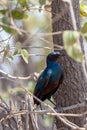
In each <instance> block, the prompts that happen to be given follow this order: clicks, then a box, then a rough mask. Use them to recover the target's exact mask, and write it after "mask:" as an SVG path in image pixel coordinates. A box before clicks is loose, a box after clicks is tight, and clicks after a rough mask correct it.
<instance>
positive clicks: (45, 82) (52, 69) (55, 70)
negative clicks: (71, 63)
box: [34, 52, 63, 105]
mask: <svg viewBox="0 0 87 130" xmlns="http://www.w3.org/2000/svg"><path fill="white" fill-rule="evenodd" d="M60 56H61V54H60V53H59V52H52V53H50V54H49V55H48V56H47V61H46V62H47V67H46V68H45V69H44V71H43V72H42V73H41V74H40V76H39V78H38V81H37V84H36V86H35V90H34V95H35V96H36V97H37V98H39V99H40V100H42V101H44V100H45V99H50V98H51V96H52V95H53V94H54V93H55V92H56V91H57V89H58V88H59V85H60V83H61V82H62V80H63V71H62V68H61V66H60V64H59V63H58V62H57V59H58V58H59V57H60ZM34 103H35V104H37V105H39V102H38V101H37V100H36V99H34Z"/></svg>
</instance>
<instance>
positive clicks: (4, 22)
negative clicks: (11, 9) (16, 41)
mask: <svg viewBox="0 0 87 130" xmlns="http://www.w3.org/2000/svg"><path fill="white" fill-rule="evenodd" d="M1 21H2V23H3V24H1V25H0V26H1V27H2V28H3V29H4V30H5V31H6V32H7V33H9V34H15V33H16V32H17V31H16V30H14V29H12V28H10V22H9V21H8V17H7V16H4V17H3V18H2V19H1ZM4 24H5V25H6V26H5V25H4Z"/></svg>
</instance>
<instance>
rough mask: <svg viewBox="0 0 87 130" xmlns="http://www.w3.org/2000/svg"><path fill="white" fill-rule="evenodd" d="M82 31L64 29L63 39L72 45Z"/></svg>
mask: <svg viewBox="0 0 87 130" xmlns="http://www.w3.org/2000/svg"><path fill="white" fill-rule="evenodd" d="M79 36H80V33H79V32H77V31H64V33H63V41H64V43H65V44H68V45H70V44H71V45H72V44H74V43H76V42H77V39H78V38H79Z"/></svg>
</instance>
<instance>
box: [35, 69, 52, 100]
mask: <svg viewBox="0 0 87 130" xmlns="http://www.w3.org/2000/svg"><path fill="white" fill-rule="evenodd" d="M51 74H52V71H51V70H50V69H49V70H47V73H46V74H44V72H43V73H42V74H41V75H40V77H39V79H38V81H37V84H36V86H35V90H34V95H35V96H36V97H38V98H40V96H41V95H40V94H41V93H42V91H43V90H44V88H45V87H46V86H47V85H48V82H49V79H50V77H51Z"/></svg>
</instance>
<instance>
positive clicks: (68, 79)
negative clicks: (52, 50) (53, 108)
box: [52, 0, 87, 130]
mask: <svg viewBox="0 0 87 130" xmlns="http://www.w3.org/2000/svg"><path fill="white" fill-rule="evenodd" d="M72 3H73V8H74V13H75V18H76V24H77V27H78V30H79V29H80V19H79V0H72ZM52 28H53V32H57V31H64V30H72V29H73V26H72V20H71V16H70V10H69V4H67V3H65V2H63V1H62V0H54V1H53V2H52ZM53 43H54V44H58V45H63V40H62V35H58V36H57V35H54V36H53ZM63 53H65V54H66V52H65V51H64V52H63ZM58 62H59V63H60V64H61V65H62V67H63V70H64V81H63V83H62V84H61V86H60V88H59V89H58V91H57V92H56V93H55V95H54V99H55V101H56V103H57V105H59V106H70V105H73V104H76V103H79V102H83V100H84V99H85V98H86V93H85V92H86V87H87V82H86V79H85V75H84V72H83V68H82V64H80V63H77V62H76V61H74V60H73V59H71V58H70V57H69V56H67V54H66V56H65V57H62V58H61V59H59V61H58ZM83 111H84V108H83V109H80V108H79V109H78V108H77V109H75V110H72V111H68V112H71V113H82V112H83ZM69 120H70V121H72V122H74V123H75V124H77V125H78V126H83V125H84V123H85V118H83V117H81V118H69ZM56 126H57V128H60V127H64V128H67V126H64V124H63V123H62V122H61V123H60V121H59V120H58V119H56ZM69 130H70V128H69Z"/></svg>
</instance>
